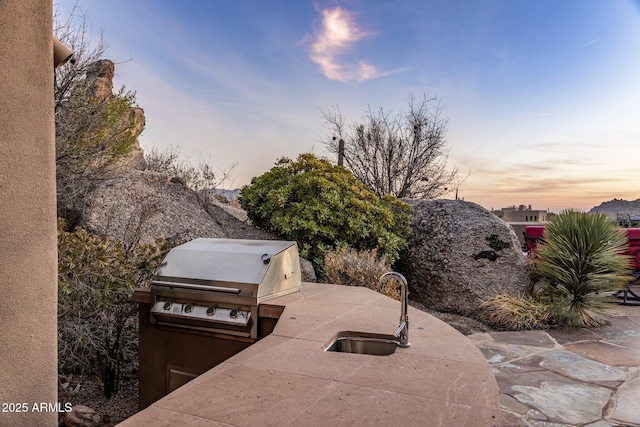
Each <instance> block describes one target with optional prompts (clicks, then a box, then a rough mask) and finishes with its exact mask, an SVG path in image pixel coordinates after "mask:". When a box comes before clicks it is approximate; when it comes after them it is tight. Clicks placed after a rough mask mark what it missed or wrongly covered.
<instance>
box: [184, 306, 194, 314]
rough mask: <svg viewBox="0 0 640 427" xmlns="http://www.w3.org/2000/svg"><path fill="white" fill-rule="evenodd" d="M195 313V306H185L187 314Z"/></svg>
mask: <svg viewBox="0 0 640 427" xmlns="http://www.w3.org/2000/svg"><path fill="white" fill-rule="evenodd" d="M192 311H193V304H187V305H185V306H184V312H185V313H191V312H192Z"/></svg>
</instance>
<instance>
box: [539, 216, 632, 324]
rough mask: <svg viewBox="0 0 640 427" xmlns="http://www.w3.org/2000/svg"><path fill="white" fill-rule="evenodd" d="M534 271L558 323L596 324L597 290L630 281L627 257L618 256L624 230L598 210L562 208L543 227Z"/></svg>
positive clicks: (599, 311) (599, 310)
mask: <svg viewBox="0 0 640 427" xmlns="http://www.w3.org/2000/svg"><path fill="white" fill-rule="evenodd" d="M544 240H545V242H544V243H543V244H542V245H541V247H540V250H539V252H538V256H539V258H538V273H539V274H540V276H542V277H543V278H544V279H546V280H547V282H548V284H549V286H548V287H547V289H546V290H547V295H549V297H550V300H551V301H550V302H551V303H552V305H553V312H554V317H555V321H556V322H557V323H558V325H559V326H569V327H580V326H587V327H592V326H601V325H603V324H604V323H605V321H604V319H603V318H602V317H601V315H602V314H603V309H604V304H603V300H602V298H601V295H599V294H600V293H601V292H604V291H610V290H617V289H621V288H622V286H623V285H624V284H625V283H627V282H628V281H629V280H630V275H629V273H630V258H629V257H628V256H626V255H623V254H622V252H623V251H624V250H625V245H626V243H627V238H626V235H625V233H624V230H623V229H622V228H620V227H618V226H617V225H616V224H614V223H612V222H611V221H609V219H608V218H607V216H606V215H604V214H601V213H596V214H587V213H584V212H578V211H574V210H567V211H564V212H562V213H561V214H560V215H558V216H557V217H555V218H554V219H553V220H551V221H550V222H549V224H548V225H547V226H546V227H545V234H544Z"/></svg>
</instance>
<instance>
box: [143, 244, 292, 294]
mask: <svg viewBox="0 0 640 427" xmlns="http://www.w3.org/2000/svg"><path fill="white" fill-rule="evenodd" d="M300 277H301V273H300V258H299V255H298V246H297V244H296V242H289V241H281V240H237V239H209V238H199V239H195V240H192V241H190V242H187V243H184V244H182V245H179V246H176V247H175V248H173V249H171V250H170V251H169V253H168V254H167V256H166V257H165V259H164V260H163V261H162V263H161V265H160V267H158V269H157V270H156V272H155V275H154V281H153V283H152V288H154V287H158V286H165V285H166V286H171V287H177V286H179V287H182V288H185V287H187V288H191V289H192V290H199V291H211V292H226V293H236V294H238V295H241V296H252V297H254V298H258V299H261V298H262V299H264V298H269V297H272V296H276V295H281V294H283V293H288V292H294V291H296V290H299V289H300ZM222 288H225V289H226V290H225V289H222ZM240 289H242V292H241V291H240ZM232 291H235V292H232ZM258 302H259V301H256V302H255V303H258Z"/></svg>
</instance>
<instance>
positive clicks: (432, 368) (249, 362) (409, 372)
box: [120, 257, 500, 427]
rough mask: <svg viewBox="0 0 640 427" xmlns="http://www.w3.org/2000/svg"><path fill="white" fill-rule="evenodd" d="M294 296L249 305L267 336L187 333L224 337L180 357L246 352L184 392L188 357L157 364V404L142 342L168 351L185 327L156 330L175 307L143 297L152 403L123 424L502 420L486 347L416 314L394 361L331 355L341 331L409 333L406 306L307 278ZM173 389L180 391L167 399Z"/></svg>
mask: <svg viewBox="0 0 640 427" xmlns="http://www.w3.org/2000/svg"><path fill="white" fill-rule="evenodd" d="M265 259H266V257H265ZM266 264H267V263H266V262H265V265H266ZM285 264H286V263H285ZM285 270H287V268H285ZM294 270H295V268H294ZM286 274H288V273H286ZM288 277H289V276H288ZM174 280H175V279H174ZM179 281H185V280H182V279H180V280H179ZM277 289H278V288H277V286H276V290H277ZM258 292H260V291H258ZM289 292H290V290H287V291H285V292H284V293H285V294H284V295H282V296H274V297H269V298H268V299H267V300H266V301H262V302H260V303H259V306H258V307H257V308H256V307H252V306H251V305H248V306H246V308H245V310H244V311H247V312H251V311H253V312H254V314H253V315H252V316H249V318H252V319H254V321H255V322H257V323H258V326H259V327H258V330H260V329H262V330H263V331H262V332H258V334H257V339H256V340H254V339H253V338H252V337H251V335H252V333H251V330H252V328H253V326H252V325H251V324H248V325H247V327H248V329H247V331H249V334H239V335H240V336H236V337H235V338H233V337H231V338H225V339H223V340H221V331H220V330H216V331H210V332H208V331H207V330H206V328H201V330H198V329H194V330H193V331H191V330H187V331H185V333H183V335H184V334H186V335H194V336H197V338H194V339H198V340H200V339H207V338H206V337H207V335H210V336H211V338H213V339H218V341H219V342H218V343H217V344H216V345H214V346H209V347H207V346H201V345H200V344H199V342H189V341H185V340H184V339H179V340H178V342H176V343H174V344H175V345H177V346H186V347H188V348H184V349H182V350H176V349H172V348H170V349H169V351H170V352H172V353H176V354H178V353H181V352H182V353H203V352H204V353H207V352H213V353H215V352H217V351H220V352H221V353H227V352H229V351H228V350H226V349H225V348H222V347H224V346H225V345H226V344H225V340H226V339H230V341H229V342H231V343H232V345H231V346H232V347H234V348H236V350H234V351H233V352H231V353H230V354H232V353H236V354H235V355H233V356H231V357H229V355H225V357H229V358H228V359H226V360H224V361H221V362H220V361H215V363H214V365H215V366H213V367H212V368H211V369H209V370H207V371H206V372H204V373H202V374H201V375H199V376H197V377H196V378H195V379H192V380H191V381H189V382H187V383H186V384H184V385H182V386H181V387H179V388H177V389H176V390H174V391H171V390H172V386H171V384H170V383H171V381H172V379H171V375H172V373H171V370H170V368H171V366H173V367H174V368H175V378H174V379H173V380H174V381H175V383H174V385H173V386H175V385H176V384H179V383H180V382H181V381H182V382H184V381H186V379H189V378H188V376H189V368H188V367H187V369H182V368H181V366H180V364H181V362H179V361H178V360H169V359H166V360H164V361H163V362H162V363H160V364H158V363H157V361H156V367H155V368H154V369H156V370H157V371H161V372H155V374H156V375H157V376H158V377H162V380H161V381H156V382H155V384H154V386H153V387H155V388H157V389H162V390H160V391H158V392H157V393H158V397H155V398H150V397H147V398H145V399H146V400H144V399H143V393H146V392H143V390H144V389H145V387H147V388H148V386H146V385H145V384H144V381H145V379H144V378H143V375H142V374H143V371H144V370H145V369H147V370H148V367H147V368H145V366H144V364H145V361H144V360H143V359H144V357H143V353H144V351H145V350H144V349H143V346H144V339H143V335H144V334H145V333H146V334H149V333H150V334H152V336H153V337H155V338H154V339H155V341H153V340H152V341H151V342H152V343H153V346H156V347H155V348H153V352H155V353H158V354H160V353H162V352H166V351H167V349H166V348H161V347H166V346H168V345H169V344H170V343H169V342H168V341H167V340H170V339H171V338H172V337H176V336H179V335H175V334H179V333H180V326H178V327H174V326H171V325H162V323H163V322H160V321H157V322H156V323H157V324H152V323H150V322H149V316H150V311H152V310H153V309H154V307H156V310H160V309H162V305H163V304H164V302H163V304H160V305H159V304H158V302H159V299H162V298H165V297H162V296H158V295H155V296H154V293H153V292H152V290H151V289H149V288H146V289H138V290H136V292H135V295H134V299H135V300H136V301H137V302H139V303H140V308H141V309H140V313H141V340H140V346H141V358H140V371H141V377H140V390H141V407H146V408H145V409H143V410H142V411H140V412H139V413H137V414H136V415H134V416H133V417H131V418H129V419H127V420H125V421H124V422H123V423H121V424H120V425H122V426H147V425H153V426H162V425H165V426H175V425H194V426H212V425H221V426H222V425H225V426H285V425H291V426H314V425H317V426H327V425H331V426H340V425H344V426H347V425H348V426H353V425H366V426H373V425H417V426H438V425H441V426H447V427H448V426H498V425H499V423H500V421H499V420H500V417H499V394H498V386H497V383H496V380H495V378H494V375H493V373H492V370H491V367H490V366H489V364H488V363H487V362H486V360H485V358H484V356H483V355H482V353H480V351H479V350H478V349H477V347H476V346H475V345H474V344H472V343H471V342H470V341H469V340H467V338H466V337H465V336H463V335H462V334H460V333H459V332H458V331H456V330H455V329H453V328H452V327H450V326H449V325H447V324H445V323H444V322H442V321H440V320H438V319H436V318H435V317H433V316H431V315H429V314H427V313H424V312H422V311H419V310H416V309H413V308H412V307H409V309H408V313H407V314H408V318H409V319H411V322H410V323H409V322H408V321H407V323H409V324H410V326H409V330H408V332H409V335H408V337H409V340H410V346H404V347H403V346H400V345H398V346H397V347H396V346H394V348H393V349H392V350H391V352H390V353H391V354H388V355H373V354H354V353H348V352H344V351H345V350H342V351H326V350H327V347H329V344H330V343H331V342H332V340H334V339H335V338H336V336H337V335H338V336H342V335H358V334H365V335H366V333H371V334H384V336H386V337H389V336H390V337H392V338H393V335H394V333H396V331H397V330H399V328H398V320H399V318H400V312H401V303H400V302H399V301H396V300H394V299H391V298H389V297H386V296H384V295H382V294H379V293H377V292H375V291H373V290H370V289H367V288H363V287H345V286H336V285H327V284H321V283H301V285H300V286H299V290H298V289H296V291H295V292H292V293H289ZM276 293H277V292H276ZM160 302H162V301H160ZM176 304H183V305H182V308H181V309H182V310H184V309H185V307H184V306H185V304H187V301H186V300H182V302H180V301H177V302H176ZM210 304H213V303H210ZM216 304H217V303H216ZM189 309H191V308H189ZM278 317H279V318H278ZM162 319H163V317H162V316H159V317H157V320H162ZM167 319H168V318H167ZM145 322H147V324H146V325H143V323H145ZM185 322H186V321H185ZM158 323H159V324H158ZM200 323H202V322H200ZM260 325H265V326H260ZM145 329H147V332H145V331H144V330H145ZM155 329H157V331H156V330H155ZM165 329H166V331H165ZM173 329H175V330H173ZM187 329H189V328H187ZM271 329H272V331H271V333H267V332H268V331H269V330H271ZM236 330H238V328H236ZM253 330H254V331H255V328H253ZM165 333H166V334H167V335H166V336H165V337H163V335H162V334H165ZM235 333H236V334H237V331H236V332H235ZM241 335H246V336H245V337H243V336H241ZM158 337H160V338H158ZM147 338H148V337H147ZM254 341H255V342H254ZM159 345H160V347H158V346H159ZM216 346H218V349H217V348H216ZM221 346H222V347H221ZM146 351H147V352H149V349H147V350H146ZM154 357H155V356H154ZM158 357H159V356H158ZM158 357H156V359H157V358H158ZM185 357H186V356H185ZM160 359H162V358H161V357H160ZM200 359H201V357H200V356H198V357H196V358H195V359H194V360H196V362H197V363H200ZM213 359H216V356H215V355H214V357H213ZM167 364H168V365H169V366H166V365H167ZM196 371H197V369H196V370H193V371H191V372H196ZM196 373H199V372H196ZM145 375H147V376H148V375H149V372H147V374H145ZM180 375H186V376H182V377H181V376H180ZM194 376H195V375H194ZM165 392H169V394H167V395H166V396H164V397H161V398H159V397H160V396H163V395H164V394H165ZM157 398H159V400H157V401H154V400H155V399H157ZM147 405H148V406H147Z"/></svg>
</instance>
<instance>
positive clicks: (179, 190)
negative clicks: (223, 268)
mask: <svg viewBox="0 0 640 427" xmlns="http://www.w3.org/2000/svg"><path fill="white" fill-rule="evenodd" d="M173 181H174V182H172V181H171V179H170V178H168V177H167V176H165V175H163V174H161V173H158V172H151V171H140V170H131V171H127V172H124V173H122V174H120V175H117V176H116V177H114V178H111V179H108V180H106V181H104V182H102V183H100V184H99V185H98V187H97V188H96V189H95V190H94V191H93V192H92V193H91V195H90V196H89V198H88V203H87V208H86V210H85V213H84V215H83V216H82V221H81V223H80V226H81V227H83V228H86V229H87V230H89V231H91V232H94V233H96V234H99V235H102V236H108V237H112V238H114V239H117V240H120V241H139V242H140V243H151V242H153V241H155V240H156V239H159V238H162V239H168V240H169V241H172V242H176V243H181V242H184V241H187V240H191V239H195V238H197V237H227V236H226V235H225V233H224V231H223V230H222V228H221V227H220V226H219V225H218V224H217V223H216V222H215V221H212V220H211V217H210V216H209V214H207V212H206V211H205V210H204V209H203V208H202V206H201V205H200V202H199V201H198V197H197V195H196V194H195V193H194V192H193V191H192V190H191V189H189V188H187V187H186V186H184V185H183V184H182V183H181V182H180V181H178V180H173Z"/></svg>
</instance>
